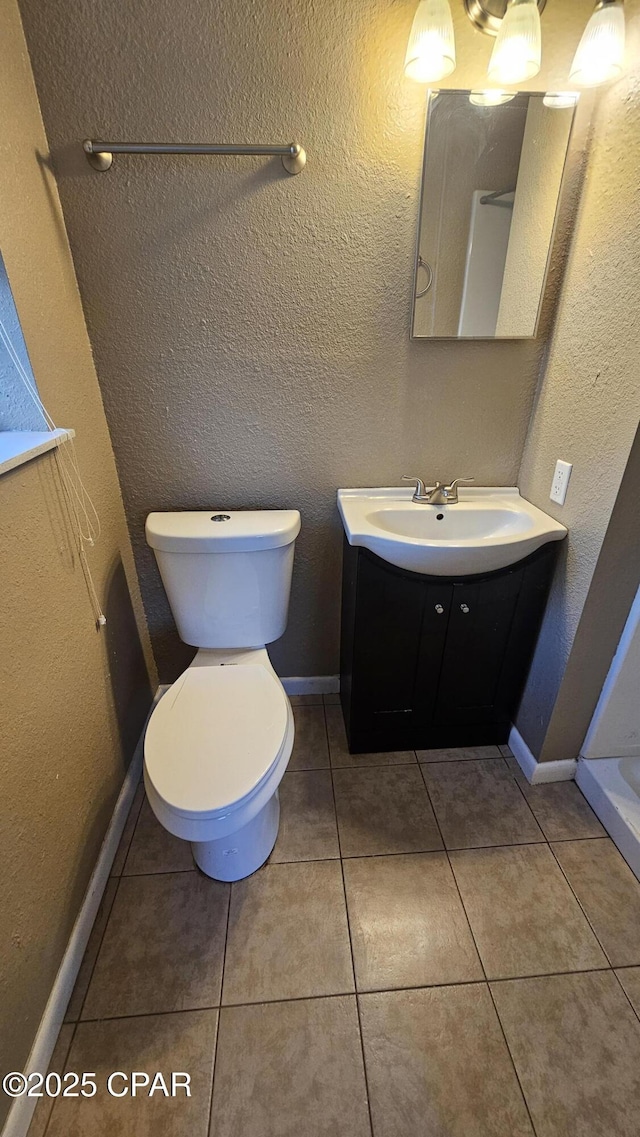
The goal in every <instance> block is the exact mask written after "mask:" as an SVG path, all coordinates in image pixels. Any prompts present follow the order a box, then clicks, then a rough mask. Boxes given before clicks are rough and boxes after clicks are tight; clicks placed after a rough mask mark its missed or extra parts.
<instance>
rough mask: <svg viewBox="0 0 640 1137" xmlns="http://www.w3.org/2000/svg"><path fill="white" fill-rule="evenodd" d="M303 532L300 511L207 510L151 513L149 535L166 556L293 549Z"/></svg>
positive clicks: (149, 538)
mask: <svg viewBox="0 0 640 1137" xmlns="http://www.w3.org/2000/svg"><path fill="white" fill-rule="evenodd" d="M299 532H300V514H299V512H298V510H297V509H247V510H231V509H207V510H197V511H195V510H194V511H191V510H185V511H184V512H182V513H150V514H149V516H148V517H147V523H146V526H145V534H146V538H147V543H148V544H149V545H151V547H152V548H153V549H161V550H162V551H163V552H166V553H247V552H252V551H254V550H256V549H277V548H280V546H282V545H290V544H291V542H292V541H295V539H296V537H297V536H298V533H299Z"/></svg>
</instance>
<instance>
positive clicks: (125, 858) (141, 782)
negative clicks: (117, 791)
mask: <svg viewBox="0 0 640 1137" xmlns="http://www.w3.org/2000/svg"><path fill="white" fill-rule="evenodd" d="M141 787H142V796H141V798H140V805H139V806H138V812H137V813H136V818H135V821H134V824H133V829H132V830H131V836H130V838H129V844H128V845H127V851H126V853H125V855H124V860H123V862H122V868H121V870H120V872H119V873H118V874H117V875H118V876H123V875H124V870H125V869H126V867H127V861H128V860H129V853H130V852H131V846H132V845H133V839H134V837H135V835H136V830H137V828H138V822H139V821H140V814H141V813H142V807H143V805H144V803H145V800H146V797H147V794H146V790H145V788H144V782H143V781H142V780H140V781H139V782H138V785H137V786H136V793H137V792H138V790H139V789H140V788H141ZM134 800H135V798H134ZM133 805H134V802H133V801H132V802H131V808H130V809H129V813H128V814H127V820H126V821H125V825H126V824H127V822H128V820H129V817H130V816H131V813H132V812H133ZM116 855H117V853H116Z"/></svg>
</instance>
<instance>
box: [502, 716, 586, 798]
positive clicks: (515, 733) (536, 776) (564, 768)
mask: <svg viewBox="0 0 640 1137" xmlns="http://www.w3.org/2000/svg"><path fill="white" fill-rule="evenodd" d="M509 746H510V748H511V751H512V753H513V756H514V758H515V760H516V762H517V763H518V765H519V767H520V769H521V770H522V773H523V774H524V776H525V778H526V779H527V781H528V782H530V783H531V785H532V786H539V785H542V783H543V782H570V781H571V780H572V779H573V778H575V776H576V768H577V765H578V762H577V759H576V758H567V759H565V760H563V761H561V762H538V760H537V758H534V756H533V754H532V753H531V751H530V750H529V747H528V746H527V744H526V742H525V740H524V738H523V737H522V735H521V734H520V731H519V730H518V729H517V728H516V727H515V726H512V727H511V733H510V735H509Z"/></svg>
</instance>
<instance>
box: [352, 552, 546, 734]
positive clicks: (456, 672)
mask: <svg viewBox="0 0 640 1137" xmlns="http://www.w3.org/2000/svg"><path fill="white" fill-rule="evenodd" d="M557 553H558V545H557V543H555V542H553V543H549V544H547V545H543V546H542V548H540V549H538V550H537V551H536V552H535V553H532V554H531V556H529V557H527V558H526V560H523V561H520V562H519V563H518V564H515V565H509V566H508V567H507V568H504V569H499V570H498V571H496V572H490V573H484V574H480V575H477V576H466V577H457V578H456V577H454V578H449V577H435V576H422V575H421V574H418V573H414V572H408V571H407V570H405V569H400V568H395V567H394V566H393V565H390V564H387V562H386V561H383V560H381V559H380V558H379V557H377V556H375V554H373V553H370V552H369V551H368V550H367V549H362V548H354V547H352V546H351V545H349V544H348V542H347V541H346V539H345V544H344V561H343V577H342V642H341V660H340V691H341V701H342V708H343V712H344V718H345V723H346V727H347V736H348V739H349V748H350V750H351V751H352V752H353V753H356V754H357V753H365V752H369V751H370V752H375V751H382V750H413V749H424V750H427V749H429V748H432V747H447V746H452V747H455V746H480V745H485V744H489V743H499V742H502V743H504V742H506V741H507V737H508V734H509V729H510V726H511V722H512V721H513V716H514V713H515V711H516V709H517V706H518V702H519V700H520V696H521V694H522V689H523V686H524V681H525V679H526V676H527V672H528V670H529V665H530V663H531V657H532V655H533V649H534V647H535V642H536V638H537V635H538V630H539V627H540V622H541V619H542V614H543V612H544V607H545V603H546V599H547V595H548V591H549V586H550V583H551V577H552V575H553V569H554V565H555V561H556V557H557Z"/></svg>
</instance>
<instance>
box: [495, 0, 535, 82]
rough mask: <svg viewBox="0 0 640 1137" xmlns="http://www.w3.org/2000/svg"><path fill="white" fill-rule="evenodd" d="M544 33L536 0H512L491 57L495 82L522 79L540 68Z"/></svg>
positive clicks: (530, 75)
mask: <svg viewBox="0 0 640 1137" xmlns="http://www.w3.org/2000/svg"><path fill="white" fill-rule="evenodd" d="M541 57H542V34H541V30H540V13H539V11H538V5H537V3H536V0H511V3H510V4H509V7H508V8H507V11H506V13H505V15H504V19H503V21H502V23H501V25H500V31H499V32H498V35H497V38H496V42H495V46H494V49H493V51H492V53H491V59H490V61H489V70H488V72H487V74H488V76H489V78H490V79H491V80H493V82H494V83H522V82H524V80H526V79H533V76H534V75H537V74H538V71H539V70H540V60H541Z"/></svg>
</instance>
